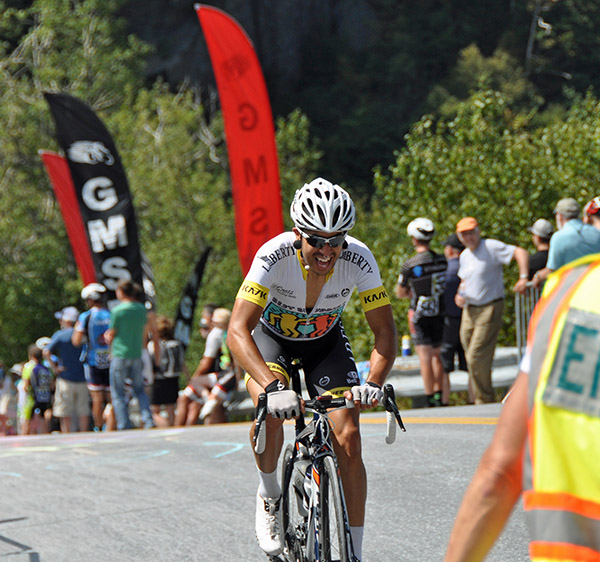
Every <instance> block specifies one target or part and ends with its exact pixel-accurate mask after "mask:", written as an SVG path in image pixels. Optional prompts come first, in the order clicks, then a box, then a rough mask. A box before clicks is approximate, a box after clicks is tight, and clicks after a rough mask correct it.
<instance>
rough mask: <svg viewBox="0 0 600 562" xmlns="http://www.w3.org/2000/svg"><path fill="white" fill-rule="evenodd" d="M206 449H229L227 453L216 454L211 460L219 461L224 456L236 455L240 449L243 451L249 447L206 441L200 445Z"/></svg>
mask: <svg viewBox="0 0 600 562" xmlns="http://www.w3.org/2000/svg"><path fill="white" fill-rule="evenodd" d="M202 444H203V445H205V446H206V447H230V449H229V450H228V451H223V452H222V453H218V454H216V455H214V456H213V459H220V458H221V457H224V456H225V455H231V454H232V453H237V452H238V451H241V450H242V449H245V448H246V447H248V446H249V445H248V444H247V443H224V442H221V441H208V442H206V443H202Z"/></svg>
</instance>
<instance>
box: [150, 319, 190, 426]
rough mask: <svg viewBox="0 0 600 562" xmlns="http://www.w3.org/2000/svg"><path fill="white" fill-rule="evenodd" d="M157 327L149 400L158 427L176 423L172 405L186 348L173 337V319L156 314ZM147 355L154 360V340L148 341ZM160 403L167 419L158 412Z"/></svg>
mask: <svg viewBox="0 0 600 562" xmlns="http://www.w3.org/2000/svg"><path fill="white" fill-rule="evenodd" d="M156 327H157V330H158V337H159V340H160V363H158V367H156V369H155V371H154V380H153V384H152V397H151V400H150V403H151V406H150V409H151V410H152V416H153V418H154V424H155V425H156V426H157V427H164V426H172V425H174V424H175V404H176V403H177V397H178V394H179V377H180V376H181V374H182V373H184V372H185V373H186V375H187V369H186V367H185V349H184V347H183V344H182V343H181V342H180V341H177V340H176V339H173V330H174V326H173V322H172V321H171V320H170V319H169V318H167V317H166V316H158V317H157V319H156ZM148 348H149V351H150V357H151V358H152V361H153V363H156V361H155V359H154V358H155V354H154V342H153V341H151V342H150V343H149V344H148ZM161 406H164V407H165V411H166V414H167V419H166V420H165V419H164V418H163V417H162V416H161V415H160V411H161Z"/></svg>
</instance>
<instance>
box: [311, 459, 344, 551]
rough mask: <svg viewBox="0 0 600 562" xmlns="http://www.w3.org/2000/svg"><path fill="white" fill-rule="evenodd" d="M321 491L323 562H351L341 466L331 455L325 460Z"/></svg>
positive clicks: (320, 518) (320, 538)
mask: <svg viewBox="0 0 600 562" xmlns="http://www.w3.org/2000/svg"><path fill="white" fill-rule="evenodd" d="M319 492H320V494H319V495H320V503H321V505H320V510H319V560H327V561H329V562H338V561H339V562H350V560H351V559H350V547H349V543H350V537H349V536H348V535H349V532H350V527H349V526H348V523H347V517H346V509H345V504H344V500H343V496H342V488H341V485H340V479H339V476H338V471H337V466H336V464H335V461H334V460H333V458H332V457H329V456H326V457H325V458H324V459H323V465H322V469H321V479H320V483H319Z"/></svg>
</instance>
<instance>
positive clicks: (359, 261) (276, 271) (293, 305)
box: [236, 232, 390, 340]
mask: <svg viewBox="0 0 600 562" xmlns="http://www.w3.org/2000/svg"><path fill="white" fill-rule="evenodd" d="M295 238H296V237H295V235H294V233H293V232H284V233H283V234H280V235H279V236H276V237H275V238H273V239H271V240H269V241H268V242H266V243H265V244H263V246H262V247H261V248H260V249H259V250H258V252H257V253H256V256H255V257H254V260H253V262H252V266H251V267H250V271H249V272H248V274H247V275H246V278H245V279H244V282H243V283H242V286H241V287H240V290H239V291H238V294H237V297H236V298H240V299H245V300H247V301H250V302H253V303H255V304H258V305H259V306H261V307H263V308H264V311H263V314H262V316H261V322H262V323H263V324H264V325H265V326H266V327H267V328H269V329H270V330H271V331H272V332H274V333H275V334H278V335H279V336H281V337H283V338H286V339H290V340H299V339H311V338H320V337H322V336H324V335H325V334H327V333H328V332H329V331H330V330H331V329H332V328H333V326H335V325H336V323H337V322H338V321H339V319H340V317H341V315H342V312H343V311H344V308H345V307H346V304H348V301H349V300H350V297H351V296H352V292H353V291H354V288H355V287H356V288H357V289H358V295H359V297H360V301H361V304H362V307H363V310H364V311H365V312H367V311H369V310H372V309H374V308H379V307H381V306H385V305H388V304H389V303H390V300H389V297H388V294H387V292H386V290H385V288H384V287H383V284H382V282H381V276H380V274H379V268H378V267H377V263H376V262H375V258H374V257H373V254H372V253H371V250H369V248H367V246H366V245H365V244H363V243H362V242H360V241H359V240H357V239H356V238H353V237H351V236H348V237H347V238H346V241H347V242H348V247H347V248H346V249H344V250H342V253H341V254H340V257H339V258H338V260H337V262H336V264H335V266H334V268H333V270H332V271H331V272H330V273H329V274H328V275H327V279H326V282H325V285H324V286H323V289H322V290H321V294H320V295H319V298H318V299H317V302H316V303H315V306H314V307H313V308H312V310H310V311H308V310H307V309H306V276H307V271H306V270H305V269H304V267H303V266H302V263H301V261H300V250H296V249H294V247H293V245H292V244H293V242H294V240H295Z"/></svg>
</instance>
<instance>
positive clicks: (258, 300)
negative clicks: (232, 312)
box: [235, 281, 269, 308]
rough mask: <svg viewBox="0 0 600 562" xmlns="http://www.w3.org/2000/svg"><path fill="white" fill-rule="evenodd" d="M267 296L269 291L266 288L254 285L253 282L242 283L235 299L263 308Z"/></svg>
mask: <svg viewBox="0 0 600 562" xmlns="http://www.w3.org/2000/svg"><path fill="white" fill-rule="evenodd" d="M268 296H269V289H267V288H266V287H263V286H262V285H259V284H258V283H254V282H253V281H244V282H243V283H242V286H241V287H240V290H239V291H238V293H237V295H236V297H235V298H236V299H244V300H246V301H249V302H252V303H254V304H257V305H258V306H262V307H263V308H264V307H265V305H266V304H267V297H268Z"/></svg>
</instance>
